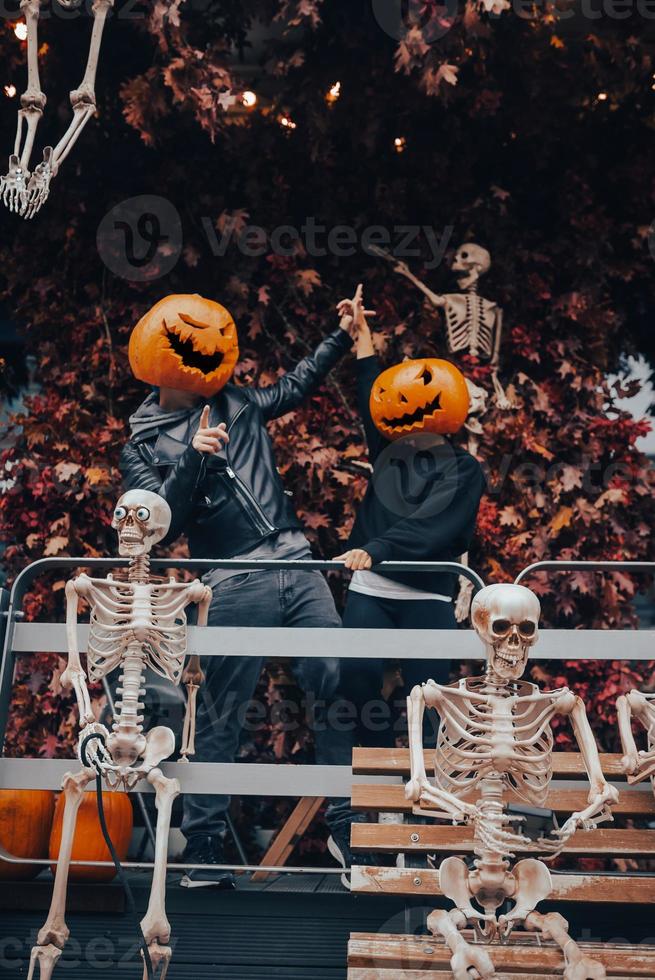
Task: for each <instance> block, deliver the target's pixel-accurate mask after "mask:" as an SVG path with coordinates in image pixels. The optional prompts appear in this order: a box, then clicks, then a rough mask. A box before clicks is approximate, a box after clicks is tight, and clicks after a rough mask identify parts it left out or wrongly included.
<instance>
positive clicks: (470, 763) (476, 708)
mask: <svg viewBox="0 0 655 980" xmlns="http://www.w3.org/2000/svg"><path fill="white" fill-rule="evenodd" d="M568 694H569V691H568V689H567V688H563V689H562V690H558V691H552V692H540V691H539V689H538V688H537V687H536V686H535V685H533V684H528V683H525V682H524V683H522V684H521V685H520V688H517V689H516V691H515V692H510V693H509V694H508V695H506V696H504V697H499V695H498V692H497V691H496V690H494V688H493V687H491V686H490V685H488V684H487V683H486V681H483V682H482V683H481V684H478V685H476V686H475V687H473V686H471V682H470V681H469V685H468V686H467V683H466V681H465V680H461V681H460V682H459V683H458V685H457V686H456V687H455V686H453V687H446V688H441V695H442V697H441V698H440V704H439V710H440V712H441V721H440V725H439V732H438V736H437V745H436V749H435V782H436V785H437V786H438V787H439V788H440V789H443V790H446V791H447V792H449V793H452V794H453V795H454V796H457V797H460V798H463V797H464V796H468V794H469V793H470V792H472V790H473V789H474V788H475V787H476V786H477V785H478V784H479V783H480V782H481V781H482V780H483V779H485V778H487V777H489V776H498V775H500V776H502V779H503V782H504V783H505V785H506V787H507V788H508V789H511V790H513V791H514V793H515V794H516V796H518V797H519V799H521V800H522V801H523V802H526V803H530V804H532V805H534V806H542V805H543V803H544V802H545V799H546V796H547V794H548V788H549V785H550V782H551V779H552V775H553V766H552V753H553V746H554V740H553V732H552V728H551V721H552V718H553V716H554V715H555V713H556V711H557V702H558V701H559V700H560V699H561V698H562V697H563V696H565V695H568ZM499 730H501V731H503V732H504V733H505V734H506V735H507V736H508V737H510V738H511V749H510V751H509V753H508V754H507V755H504V756H502V757H501V758H499V756H498V754H497V753H496V752H495V751H494V740H495V738H496V737H497V735H498V732H499Z"/></svg>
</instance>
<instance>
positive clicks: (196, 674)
mask: <svg viewBox="0 0 655 980" xmlns="http://www.w3.org/2000/svg"><path fill="white" fill-rule="evenodd" d="M203 588H204V593H203V596H202V598H201V599H200V601H199V603H198V620H197V625H198V626H206V625H207V619H208V616H209V606H210V603H211V601H212V590H211V589H210V588H208V587H207V586H203ZM204 680H205V675H204V673H203V670H202V667H201V666H200V658H199V657H198V656H197V655H196V654H195V653H194V654H192V655H191V656H190V657H189V662H188V663H187V665H186V667H185V669H184V673H183V674H182V683H183V684H184V685H185V686H186V690H187V702H186V712H185V715H184V729H183V731H182V748H181V749H180V755H181V757H182V758H181V759H180V761H181V762H188V761H189V756H190V755H195V752H196V744H195V739H196V708H197V701H198V689H199V688H200V685H201V684H203V683H204Z"/></svg>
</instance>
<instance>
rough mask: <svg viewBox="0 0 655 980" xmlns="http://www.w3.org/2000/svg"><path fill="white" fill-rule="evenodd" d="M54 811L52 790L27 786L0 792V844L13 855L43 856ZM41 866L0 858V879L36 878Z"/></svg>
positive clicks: (46, 847) (23, 879) (46, 848)
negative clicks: (26, 787)
mask: <svg viewBox="0 0 655 980" xmlns="http://www.w3.org/2000/svg"><path fill="white" fill-rule="evenodd" d="M54 812H55V794H54V793H50V792H48V791H46V790H28V789H4V790H2V791H0V843H1V844H2V846H3V847H4V849H5V850H6V851H8V852H9V853H10V854H15V855H16V857H24V858H44V857H46V852H47V850H48V839H49V837H50V828H51V826H52V815H53V813H54ZM42 868H43V865H40V864H10V863H9V861H1V860H0V880H2V881H26V880H27V879H29V878H35V877H36V876H37V875H38V873H39V871H41V870H42Z"/></svg>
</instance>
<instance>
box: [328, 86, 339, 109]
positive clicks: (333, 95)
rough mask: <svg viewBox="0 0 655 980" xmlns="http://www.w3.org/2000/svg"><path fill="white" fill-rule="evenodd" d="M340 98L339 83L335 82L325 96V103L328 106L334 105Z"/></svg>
mask: <svg viewBox="0 0 655 980" xmlns="http://www.w3.org/2000/svg"><path fill="white" fill-rule="evenodd" d="M340 98H341V82H335V83H334V85H333V86H332V88H331V89H330V90H329V91H328V93H327V95H326V96H325V101H326V102H327V103H328V105H334V103H335V102H337V101H338V100H339V99H340Z"/></svg>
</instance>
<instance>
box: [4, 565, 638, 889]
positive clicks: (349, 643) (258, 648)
mask: <svg viewBox="0 0 655 980" xmlns="http://www.w3.org/2000/svg"><path fill="white" fill-rule="evenodd" d="M127 564H128V561H127V559H116V558H108V559H104V558H98V559H85V558H45V559H41V560H40V561H37V562H34V563H32V564H31V565H29V566H28V567H27V568H25V569H24V570H23V571H22V572H21V573H20V574H19V575H18V577H17V578H16V580H15V582H14V585H13V588H12V590H11V595H10V596H9V599H8V600H7V595H6V592H5V594H4V596H2V595H0V603H2V602H3V601H4V604H5V607H6V608H5V609H4V610H2V617H3V619H4V620H5V637H4V647H3V657H2V664H1V666H0V740H1V741H0V744H4V738H5V734H6V728H7V721H8V716H9V710H10V699H11V689H12V682H13V676H14V667H15V657H16V656H17V655H24V654H29V653H33V652H35V651H37V652H40V653H60V654H65V653H66V652H67V643H66V628H65V625H64V624H63V623H61V624H60V623H25V622H23V611H22V603H23V599H24V596H25V594H26V592H27V590H28V589H29V587H30V586H31V584H32V583H33V582H34V580H35V579H36V578H37V577H38V576H39V575H41V574H43V573H45V572H50V571H54V570H57V569H69V570H73V569H82V568H84V569H91V570H96V569H101V568H112V567H114V568H115V567H124V566H126V565H127ZM152 565H153V568H165V569H173V568H175V569H194V570H196V571H208V570H210V569H215V568H220V569H226V568H233V569H235V570H238V571H265V570H266V571H267V570H285V569H289V570H312V571H313V570H316V571H344V570H345V565H344V564H343V562H335V561H313V560H312V561H241V560H238V561H235V560H231V561H229V560H221V561H214V560H211V559H204V560H200V559H195V560H194V559H167V558H165V559H156V560H153V562H152ZM376 570H379V571H402V572H413V573H420V572H441V573H450V574H452V575H457V576H459V575H461V576H463V577H464V578H466V579H468V580H469V581H470V582H472V584H473V588H474V592H477V591H478V590H479V589H481V588H483V587H484V582H483V580H482V579H481V577H480V576H479V575H478V574H477V573H476V572H475V571H474V570H473V569H471V568H469V567H468V566H465V565H461V564H459V563H457V562H384V563H383V564H381V565H379V566H376ZM570 571H583V572H604V573H607V572H612V571H622V572H625V573H628V574H636V573H642V574H651V575H655V562H574V561H573V562H553V561H545V562H537V563H535V564H533V565H530V566H528V567H527V568H525V569H523V571H521V572H520V574H519V575H518V576H517V577H516V580H515V581H516V583H517V584H518V583H521V582H522V581H524V580H525V579H526V578H527V577H528V576H530V575H532V574H534V573H538V572H549V573H552V572H570ZM226 601H229V599H228V598H226ZM0 609H2V606H1V605H0ZM87 638H88V626H84V625H80V626H79V627H78V639H79V647H80V650H81V651H84V650H86V643H87ZM403 641H406V642H403ZM188 652H189V653H197V654H199V655H201V656H210V657H211V656H239V657H247V656H256V657H266V658H278V659H280V658H284V659H287V658H290V659H294V658H301V657H302V658H306V657H319V658H328V657H329V658H333V657H335V655H338V657H339V658H343V659H346V658H351V657H357V658H376V659H378V658H381V659H389V660H400V661H402V660H404V659H413V660H419V659H422V660H426V661H430V660H432V661H434V660H439V659H447V660H463V659H475V660H480V659H482V656H483V653H482V650H481V648H480V642H479V640H478V638H477V636H476V634H475V633H474V631H473V630H471V629H468V630H467V629H461V630H448V631H435V630H412V631H411V632H409V631H408V632H407V633H403V632H400V631H395V630H360V629H344V628H342V629H340V630H339V636H338V648H337V649H335V632H334V630H333V629H284V628H278V629H264V628H258V627H212V626H207V627H203V628H198V627H193V626H192V627H189V637H188ZM534 657H535V659H544V660H554V659H567V660H568V659H588V660H602V659H608V660H634V661H639V660H655V631H652V630H541V631H540V639H539V644H538V646H537V647H536V648H535V651H534ZM426 666H427V665H426ZM426 676H427V673H426ZM71 762H72V760H70V759H68V760H54V759H9V758H5V757H0V789H3V788H14V789H59V787H60V786H61V779H62V777H63V775H64V773H65V772H67V771H69V770H70V768H71ZM161 768H162V770H163V772H164V774H165V775H168V776H175V777H176V778H177V779H179V780H180V783H181V788H182V792H184V793H189V792H193V793H206V794H217V793H220V794H228V795H235V796H263V797H265V796H274V797H294V798H295V797H301V796H316V797H318V796H320V797H324V796H327V797H343V796H349V795H350V787H351V782H352V774H351V769H350V767H349V766H319V765H316V766H305V765H300V766H295V765H284V766H282V765H269V764H267V765H260V764H253V763H232V764H226V763H200V762H194V763H191V764H188V765H183V764H180V763H178V762H165V763H163V764H162V766H161ZM358 778H359V777H358ZM365 778H366V781H368V782H371V783H375V782H377V783H380V782H382V783H398V782H400V781H401V779H400V777H384V776H378V777H375V776H369V777H365ZM139 791H140V792H141V791H143V792H151V788H150V786H149V785H148V784H144V785H143V786H141V785H140V786H139ZM0 857H2V858H3V859H5V860H7V861H14V862H17V863H26V859H23V858H15V857H12V856H11V855H8V854H7V853H6V852H5V851H4V850H3V849H2V848H1V847H0ZM32 863H35V864H46V863H48V861H47V860H46V859H44V860H36V859H35V860H34V861H33V862H32ZM83 863H87V862H83ZM88 863H89V864H96V863H97V862H88ZM131 866H134V867H152V865H151V864H150V863H149V862H138V863H136V864H133V865H131ZM235 867H238V868H241V867H242V866H240V865H238V866H235ZM287 870H290V871H294V870H307V869H287ZM320 870H322V871H324V870H325V869H320Z"/></svg>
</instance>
